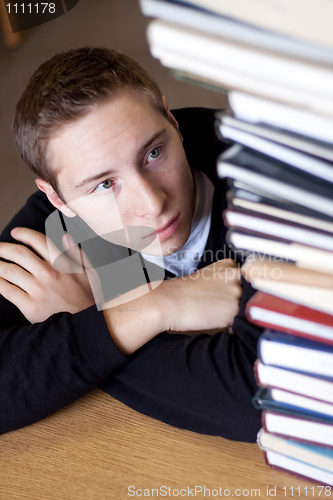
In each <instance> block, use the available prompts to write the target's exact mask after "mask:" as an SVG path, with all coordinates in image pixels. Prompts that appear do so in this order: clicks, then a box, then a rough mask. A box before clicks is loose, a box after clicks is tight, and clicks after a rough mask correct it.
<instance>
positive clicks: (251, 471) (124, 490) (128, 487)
mask: <svg viewBox="0 0 333 500" xmlns="http://www.w3.org/2000/svg"><path fill="white" fill-rule="evenodd" d="M244 418H246V416H245V417H244ZM0 443H1V445H0V457H1V458H0V499H1V500H20V499H33V500H48V499H57V500H62V499H64V500H72V499H73V500H78V499H79V500H85V499H87V500H95V499H96V500H104V499H105V500H106V499H107V500H110V499H116V500H122V499H129V498H136V499H137V498H197V499H201V498H226V497H227V496H230V497H232V496H234V497H238V498H259V497H260V498H272V497H273V498H289V499H291V498H319V495H318V496H316V495H315V496H314V495H313V493H312V492H311V490H308V494H307V495H305V493H304V492H305V490H304V487H305V486H308V487H309V488H310V487H311V486H313V484H312V483H310V482H309V483H308V482H306V481H303V480H301V479H298V478H295V477H293V476H290V475H289V474H286V473H283V472H279V471H275V470H272V469H271V468H269V467H268V466H267V465H266V464H265V461H264V457H263V453H262V451H260V450H259V448H258V447H257V445H256V444H248V443H236V442H232V441H228V440H225V439H222V438H220V437H214V436H204V435H200V434H195V433H193V432H189V431H184V430H180V429H176V428H173V427H171V426H168V425H166V424H163V423H161V422H158V421H156V420H153V419H151V418H149V417H146V416H144V415H141V414H139V413H136V412H135V411H133V410H131V409H129V408H127V407H126V406H124V405H122V404H121V403H119V402H118V401H115V400H114V399H112V398H111V397H110V396H108V395H107V394H105V393H103V392H102V391H100V390H96V391H93V392H92V393H91V394H89V395H88V396H86V397H84V398H82V399H81V400H79V401H77V402H75V403H74V404H72V405H70V406H68V407H67V408H64V409H63V410H61V411H59V412H58V413H56V414H55V415H52V416H51V417H49V418H46V419H44V420H43V421H41V422H38V423H36V424H34V425H31V426H29V427H26V428H24V429H20V430H18V431H15V432H10V433H8V434H4V435H2V436H0ZM284 487H285V489H283V488H284ZM298 487H300V490H299V489H296V488H298ZM200 488H201V491H200ZM204 488H206V491H205V490H204ZM275 488H276V489H275ZM292 488H294V490H292ZM299 491H300V492H301V494H299ZM310 492H311V493H310ZM209 493H210V496H209ZM292 493H293V494H292ZM148 494H149V496H148ZM332 496H333V493H332ZM320 498H324V497H323V494H322V495H321V496H320ZM325 498H327V497H325Z"/></svg>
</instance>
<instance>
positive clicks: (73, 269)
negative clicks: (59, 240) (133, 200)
mask: <svg viewBox="0 0 333 500" xmlns="http://www.w3.org/2000/svg"><path fill="white" fill-rule="evenodd" d="M11 234H12V236H13V238H15V239H16V240H17V241H20V242H21V243H24V244H25V245H28V246H29V247H30V248H32V249H33V250H34V252H36V253H37V255H38V256H39V257H40V258H41V259H42V261H45V262H47V263H50V264H51V265H52V266H53V267H54V269H55V270H57V271H60V272H64V273H82V272H83V268H82V262H81V260H80V256H79V255H80V254H79V250H80V249H79V248H78V247H77V246H75V247H73V248H72V249H71V251H70V255H69V257H70V258H67V256H66V255H65V254H64V252H63V251H62V250H60V249H59V248H57V246H56V245H55V244H54V243H53V242H52V241H51V240H50V238H47V236H46V235H45V234H43V233H40V232H39V231H35V230H33V229H29V228H26V227H16V228H15V229H13V230H12V232H11ZM2 245H4V247H3V248H2ZM5 245H14V244H11V243H7V244H6V243H1V244H0V257H4V258H5V259H7V260H12V261H14V262H16V263H17V264H19V265H20V266H22V267H24V268H25V269H27V270H28V271H29V272H31V273H35V272H37V271H39V269H36V265H38V266H40V265H41V261H40V260H39V261H38V260H37V258H36V256H34V254H33V253H32V252H30V251H29V249H26V251H25V250H24V247H23V246H20V245H15V247H16V248H15V249H13V247H9V246H5ZM74 248H76V254H75V255H76V258H75V259H72V257H73V256H74ZM77 256H78V257H77ZM73 261H74V262H73Z"/></svg>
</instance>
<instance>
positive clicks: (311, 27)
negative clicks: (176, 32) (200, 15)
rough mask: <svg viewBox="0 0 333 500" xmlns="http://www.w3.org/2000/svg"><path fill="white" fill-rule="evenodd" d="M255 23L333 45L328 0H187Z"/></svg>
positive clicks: (332, 11)
mask: <svg viewBox="0 0 333 500" xmlns="http://www.w3.org/2000/svg"><path fill="white" fill-rule="evenodd" d="M189 3H190V4H191V3H192V4H193V5H196V6H198V7H201V8H203V9H208V10H211V11H212V12H216V13H218V14H222V15H226V16H230V17H234V18H235V19H238V20H241V21H244V22H246V23H249V24H253V25H254V26H260V27H262V28H265V29H268V30H272V31H276V32H278V33H284V34H286V35H290V36H292V37H297V38H301V39H304V40H308V41H311V42H313V43H319V44H321V45H327V46H329V47H331V48H332V47H333V31H332V19H333V3H332V1H331V0H292V1H290V0H279V1H276V0H264V1H263V0H233V1H232V2H231V1H230V0H190V1H189Z"/></svg>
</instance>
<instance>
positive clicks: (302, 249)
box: [227, 229, 333, 273]
mask: <svg viewBox="0 0 333 500" xmlns="http://www.w3.org/2000/svg"><path fill="white" fill-rule="evenodd" d="M227 243H228V245H229V246H230V247H231V248H232V249H233V251H234V252H235V253H236V254H237V253H241V256H242V258H244V257H245V256H247V255H251V256H252V255H253V254H258V255H263V254H264V255H266V256H271V257H276V258H281V259H287V260H290V261H292V262H295V263H297V264H298V265H299V266H301V267H304V268H306V269H314V270H318V271H320V272H325V271H326V272H330V273H332V272H333V254H332V252H330V251H326V250H320V249H319V248H315V247H309V246H307V245H301V244H298V243H294V242H293V241H282V240H281V239H278V238H275V237H272V238H270V237H266V236H259V235H254V234H250V233H248V232H246V231H239V230H236V229H229V230H228V232H227Z"/></svg>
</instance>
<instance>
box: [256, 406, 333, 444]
mask: <svg viewBox="0 0 333 500" xmlns="http://www.w3.org/2000/svg"><path fill="white" fill-rule="evenodd" d="M262 428H263V429H264V430H265V431H266V432H268V433H271V434H276V435H278V436H284V437H289V438H292V439H297V440H299V441H302V442H304V443H317V444H321V445H324V446H331V447H333V426H332V424H329V423H327V422H320V421H318V420H310V419H307V418H301V417H295V416H293V415H286V414H282V413H275V412H271V411H264V412H263V414H262Z"/></svg>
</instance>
